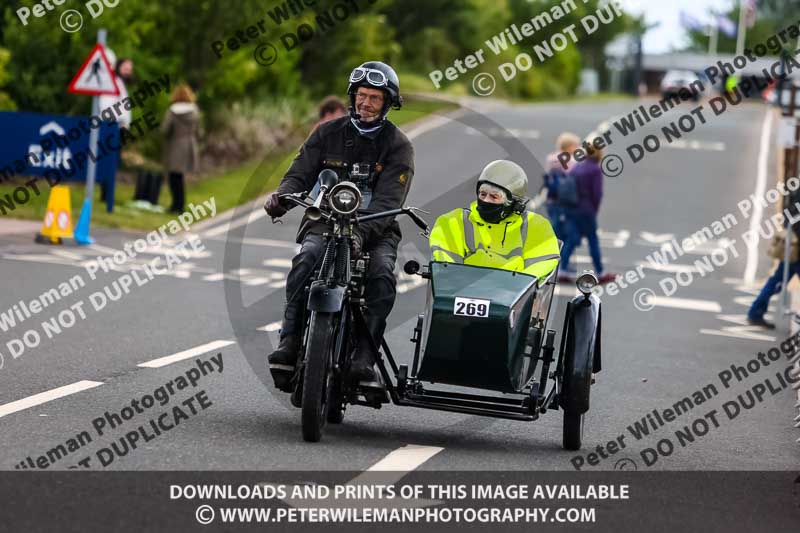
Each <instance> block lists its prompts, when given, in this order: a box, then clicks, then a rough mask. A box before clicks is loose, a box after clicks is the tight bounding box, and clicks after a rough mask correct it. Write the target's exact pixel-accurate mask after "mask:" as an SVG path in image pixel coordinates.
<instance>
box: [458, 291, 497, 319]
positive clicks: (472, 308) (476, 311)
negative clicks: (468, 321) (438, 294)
mask: <svg viewBox="0 0 800 533" xmlns="http://www.w3.org/2000/svg"><path fill="white" fill-rule="evenodd" d="M490 303H491V302H490V301H489V300H476V299H475V298H461V297H459V296H457V297H456V301H455V305H454V306H453V314H454V315H458V316H472V317H476V318H486V317H488V316H489V304H490Z"/></svg>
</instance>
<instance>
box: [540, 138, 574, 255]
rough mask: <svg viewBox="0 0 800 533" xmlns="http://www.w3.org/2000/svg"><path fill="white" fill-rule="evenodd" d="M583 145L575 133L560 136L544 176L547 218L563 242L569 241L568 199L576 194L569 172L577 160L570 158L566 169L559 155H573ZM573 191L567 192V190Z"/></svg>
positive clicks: (549, 158)
mask: <svg viewBox="0 0 800 533" xmlns="http://www.w3.org/2000/svg"><path fill="white" fill-rule="evenodd" d="M580 144H581V140H580V137H578V136H577V135H575V134H574V133H569V132H564V133H562V134H561V135H559V136H558V139H557V140H556V149H557V150H558V151H557V152H553V153H551V154H549V155H548V156H547V168H546V169H545V175H544V187H545V188H546V189H547V216H548V218H550V225H552V226H553V231H554V232H555V234H556V237H558V239H559V240H560V241H562V242H565V241H566V240H567V234H566V214H565V209H566V208H567V207H573V206H571V205H566V204H567V203H568V202H567V200H568V197H570V196H571V195H572V194H574V192H575V191H574V180H573V179H572V178H571V177H569V176H568V174H567V173H568V172H569V171H570V170H572V168H574V166H575V159H574V158H572V157H570V159H569V162H568V163H567V168H566V169H565V168H564V167H563V166H562V165H561V162H560V161H559V160H558V155H559V154H563V153H569V154H572V153H574V152H575V150H577V149H578V146H579V145H580ZM559 186H561V188H562V189H564V190H563V191H562V193H563V194H562V196H563V198H562V197H561V196H559ZM570 188H571V189H572V190H571V191H567V190H566V189H570Z"/></svg>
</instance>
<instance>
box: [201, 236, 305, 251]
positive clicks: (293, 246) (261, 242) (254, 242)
mask: <svg viewBox="0 0 800 533" xmlns="http://www.w3.org/2000/svg"><path fill="white" fill-rule="evenodd" d="M210 238H211V239H212V240H215V241H225V242H236V243H239V244H247V245H250V246H268V247H271V248H287V249H290V250H297V248H298V244H297V243H296V242H289V241H276V240H274V239H260V238H258V237H244V238H242V239H235V238H233V237H210Z"/></svg>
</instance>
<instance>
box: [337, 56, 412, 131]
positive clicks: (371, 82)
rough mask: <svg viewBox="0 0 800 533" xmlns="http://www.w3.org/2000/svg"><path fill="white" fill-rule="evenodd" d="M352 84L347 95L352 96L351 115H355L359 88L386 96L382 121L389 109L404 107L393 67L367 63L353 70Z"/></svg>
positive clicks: (351, 74)
mask: <svg viewBox="0 0 800 533" xmlns="http://www.w3.org/2000/svg"><path fill="white" fill-rule="evenodd" d="M349 82H350V84H349V85H348V86H347V94H348V95H349V96H350V113H351V115H354V114H355V108H356V102H355V100H356V91H358V88H359V87H369V88H371V89H380V90H382V91H383V92H384V94H386V96H387V97H388V98H386V102H385V103H384V104H383V110H382V111H381V120H380V122H383V119H385V118H386V114H387V113H388V112H389V109H390V108H391V109H400V108H401V107H402V106H403V97H402V96H400V79H399V78H398V77H397V73H396V72H395V71H394V69H393V68H392V67H390V66H389V65H387V64H386V63H382V62H380V61H367V62H366V63H362V64H361V65H359V66H358V67H356V68H354V69H353V72H351V73H350V80H349Z"/></svg>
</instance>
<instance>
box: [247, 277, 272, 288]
mask: <svg viewBox="0 0 800 533" xmlns="http://www.w3.org/2000/svg"><path fill="white" fill-rule="evenodd" d="M270 281H272V278H263V277H261V278H250V279H245V280H242V283H243V284H244V285H248V286H250V287H255V286H258V285H266V284H267V283H269V282H270Z"/></svg>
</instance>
